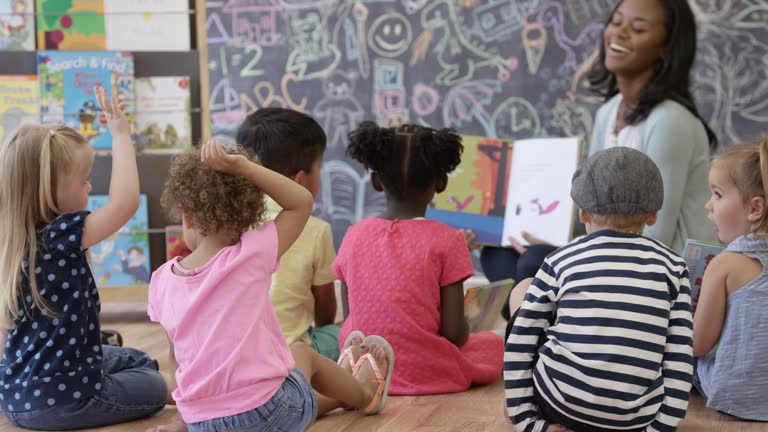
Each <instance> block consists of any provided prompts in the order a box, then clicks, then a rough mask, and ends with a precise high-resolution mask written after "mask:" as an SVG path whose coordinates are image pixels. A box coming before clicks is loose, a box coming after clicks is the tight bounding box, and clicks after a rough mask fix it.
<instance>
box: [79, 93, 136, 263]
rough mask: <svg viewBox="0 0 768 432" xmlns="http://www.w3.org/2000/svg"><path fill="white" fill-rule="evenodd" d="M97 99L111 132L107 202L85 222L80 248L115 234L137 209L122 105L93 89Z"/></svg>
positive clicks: (130, 147)
mask: <svg viewBox="0 0 768 432" xmlns="http://www.w3.org/2000/svg"><path fill="white" fill-rule="evenodd" d="M96 100H98V102H99V106H100V107H101V109H102V110H103V111H104V114H105V115H106V116H107V124H109V130H110V131H111V132H112V177H111V178H110V180H109V201H108V202H107V203H106V204H105V205H104V206H103V207H100V208H98V209H96V210H95V211H94V212H93V213H91V215H90V216H88V217H87V218H86V219H85V228H84V230H83V239H82V246H83V248H85V249H87V248H89V247H91V246H93V245H95V244H96V243H99V242H100V241H102V240H104V239H105V238H107V237H109V236H111V235H112V234H114V233H116V232H117V230H119V229H120V228H121V227H122V226H123V225H125V224H126V223H127V222H128V220H130V219H131V217H133V215H134V213H136V210H138V208H139V173H138V169H137V168H136V154H135V152H134V150H133V142H132V141H131V135H130V133H131V130H130V126H129V124H128V118H127V117H126V116H125V112H124V111H125V107H124V105H123V104H122V103H121V102H119V101H118V100H117V98H116V97H114V96H113V97H112V100H111V101H110V100H109V98H108V97H107V91H106V90H104V89H103V88H101V87H98V88H96Z"/></svg>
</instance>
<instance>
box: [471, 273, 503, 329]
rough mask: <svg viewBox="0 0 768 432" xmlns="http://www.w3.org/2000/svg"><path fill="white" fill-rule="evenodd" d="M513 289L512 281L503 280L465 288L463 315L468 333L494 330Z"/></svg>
mask: <svg viewBox="0 0 768 432" xmlns="http://www.w3.org/2000/svg"><path fill="white" fill-rule="evenodd" d="M514 287H515V280H514V279H504V280H500V281H497V282H493V283H490V284H487V285H481V286H476V287H470V288H467V289H466V290H465V292H464V315H465V316H466V317H467V323H468V324H469V331H470V332H472V333H477V332H480V331H486V330H494V329H495V328H496V322H497V321H499V318H501V310H502V309H503V308H504V305H505V304H506V303H507V302H508V299H509V293H510V292H512V288H514Z"/></svg>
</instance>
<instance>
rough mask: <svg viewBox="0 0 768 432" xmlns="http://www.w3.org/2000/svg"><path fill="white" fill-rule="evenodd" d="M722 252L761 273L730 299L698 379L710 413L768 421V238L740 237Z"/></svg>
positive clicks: (698, 364)
mask: <svg viewBox="0 0 768 432" xmlns="http://www.w3.org/2000/svg"><path fill="white" fill-rule="evenodd" d="M725 251H726V252H735V253H741V254H744V255H745V256H748V257H750V258H753V259H756V260H758V261H760V264H762V265H763V272H762V273H761V274H760V276H758V277H757V278H755V279H753V280H752V281H751V282H749V283H747V284H746V285H744V286H743V287H741V288H739V289H738V290H737V291H736V292H734V293H733V294H731V295H729V296H728V306H727V309H726V316H725V324H724V326H723V330H722V333H721V334H720V340H719V341H718V344H717V345H716V346H715V347H714V348H713V349H712V351H710V352H709V353H708V354H706V355H704V356H702V357H699V358H698V360H697V362H696V368H697V370H696V373H697V375H698V378H699V381H700V383H701V387H702V390H704V393H705V395H706V398H707V406H708V407H709V408H712V409H716V410H719V411H722V412H725V413H728V414H730V415H733V416H736V417H740V418H743V419H750V420H760V421H768V237H766V236H755V235H752V234H750V235H746V236H742V237H739V238H737V239H736V240H734V241H733V242H731V244H729V245H728V247H727V248H726V249H725Z"/></svg>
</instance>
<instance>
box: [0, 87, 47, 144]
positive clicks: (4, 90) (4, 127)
mask: <svg viewBox="0 0 768 432" xmlns="http://www.w3.org/2000/svg"><path fill="white" fill-rule="evenodd" d="M39 91H40V90H39V87H38V83H37V75H0V138H1V139H2V140H1V141H0V142H5V141H6V139H8V137H9V136H10V134H11V133H13V131H14V130H16V128H17V127H19V126H21V125H23V124H36V123H40V111H39V106H40V103H39V100H38V94H39Z"/></svg>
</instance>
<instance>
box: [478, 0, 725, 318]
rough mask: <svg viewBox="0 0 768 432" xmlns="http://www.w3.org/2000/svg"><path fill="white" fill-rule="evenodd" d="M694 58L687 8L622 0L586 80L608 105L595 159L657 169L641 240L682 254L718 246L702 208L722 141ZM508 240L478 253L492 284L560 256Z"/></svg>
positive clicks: (679, 1)
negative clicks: (659, 186) (705, 104)
mask: <svg viewBox="0 0 768 432" xmlns="http://www.w3.org/2000/svg"><path fill="white" fill-rule="evenodd" d="M695 53H696V23H695V20H694V17H693V12H692V11H691V8H690V6H689V5H688V3H687V2H686V1H684V0H623V1H622V2H620V3H619V4H618V5H617V6H616V7H615V8H614V10H613V11H611V13H610V15H609V16H608V18H607V20H606V24H605V29H604V31H603V41H602V44H601V45H600V56H599V60H598V61H597V62H596V63H595V66H594V67H593V69H592V71H591V72H590V75H589V81H590V85H591V89H592V90H593V91H594V92H596V93H597V94H599V95H600V96H602V97H603V98H604V100H605V103H604V104H603V105H602V106H601V107H600V108H599V109H598V111H597V115H596V119H595V127H594V129H593V131H592V132H593V133H592V140H591V143H590V154H592V153H595V152H597V151H600V150H603V149H605V148H608V147H614V146H625V147H632V148H634V149H637V150H639V151H642V152H643V153H645V154H646V155H648V156H649V157H650V158H651V159H652V160H653V161H654V162H655V163H656V165H658V167H659V170H660V171H661V175H662V178H663V180H664V204H663V206H662V208H661V211H659V214H658V220H657V222H656V224H655V225H653V226H651V227H646V229H645V231H644V233H643V235H645V236H647V237H650V238H653V239H656V240H658V241H660V242H662V243H664V244H665V245H667V246H668V247H670V248H671V249H673V250H675V251H676V252H677V253H681V252H682V250H683V247H684V246H685V241H686V240H687V239H688V238H692V239H697V240H705V241H706V240H714V231H713V229H712V225H711V223H710V222H709V220H708V219H707V213H706V210H705V205H706V202H707V201H708V200H709V180H708V167H709V155H710V151H711V150H714V149H715V148H716V146H717V138H716V137H715V135H714V133H713V132H712V131H711V130H710V129H709V127H708V126H707V124H706V123H705V122H704V121H703V120H702V118H701V116H700V115H699V113H698V111H697V109H696V105H695V104H694V101H693V96H692V94H691V91H690V73H691V68H692V67H693V61H694V57H695ZM510 240H512V246H513V247H512V248H510V249H504V248H496V247H484V248H483V250H482V251H481V260H480V261H481V264H482V267H483V271H484V272H485V275H486V277H488V279H489V280H491V281H494V280H499V279H503V278H508V277H512V278H515V279H517V280H518V281H519V280H523V279H525V278H528V277H532V276H534V275H535V272H536V271H537V270H538V267H539V266H540V265H541V263H542V262H543V260H544V258H545V257H546V254H548V253H550V252H552V251H553V250H555V247H554V246H551V245H547V244H546V243H545V242H543V241H541V240H540V239H538V238H535V237H533V236H530V235H527V234H526V235H525V240H526V241H527V242H528V243H529V246H527V247H524V246H522V245H521V244H520V242H518V239H510ZM471 244H472V243H471V242H470V245H471ZM504 312H505V313H504V316H505V318H508V317H509V315H508V314H509V312H508V311H506V310H505V311H504Z"/></svg>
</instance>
